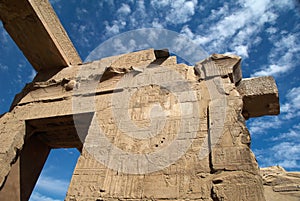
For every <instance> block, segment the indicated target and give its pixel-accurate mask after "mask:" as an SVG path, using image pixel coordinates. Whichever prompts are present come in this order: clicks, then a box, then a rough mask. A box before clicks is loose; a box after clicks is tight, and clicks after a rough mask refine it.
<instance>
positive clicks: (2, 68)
mask: <svg viewBox="0 0 300 201" xmlns="http://www.w3.org/2000/svg"><path fill="white" fill-rule="evenodd" d="M7 70H8V66H7V65H4V64H1V63H0V71H7Z"/></svg>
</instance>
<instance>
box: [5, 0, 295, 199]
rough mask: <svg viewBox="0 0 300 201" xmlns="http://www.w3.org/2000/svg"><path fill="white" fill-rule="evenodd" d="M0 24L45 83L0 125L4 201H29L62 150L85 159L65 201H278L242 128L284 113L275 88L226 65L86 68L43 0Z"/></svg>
mask: <svg viewBox="0 0 300 201" xmlns="http://www.w3.org/2000/svg"><path fill="white" fill-rule="evenodd" d="M0 19H1V20H2V22H3V24H4V27H5V29H6V30H7V32H8V33H9V34H10V36H11V37H12V38H13V40H14V41H15V42H16V44H17V45H18V46H19V48H20V49H21V50H22V52H23V53H24V55H25V56H26V58H27V59H28V61H29V62H30V63H31V64H32V66H33V68H34V69H35V70H36V71H37V72H38V74H37V76H36V77H35V78H34V80H33V81H32V82H31V83H29V84H27V85H26V86H25V87H24V89H23V90H22V92H20V93H19V94H17V95H16V96H15V99H14V101H13V103H12V106H11V108H10V111H9V112H7V113H5V114H3V115H2V116H1V118H0V136H1V139H2V142H1V145H0V161H1V163H0V186H1V191H0V200H2V201H5V200H9V201H12V200H16V201H17V200H21V201H25V200H28V199H29V197H30V195H31V193H32V190H33V188H34V186H35V183H36V181H37V179H38V177H39V174H40V172H41V170H42V168H43V165H44V163H45V161H46V159H47V156H48V154H49V152H50V150H51V149H55V148H77V149H78V150H79V151H80V152H81V155H80V157H79V159H78V162H77V165H76V167H75V170H74V172H73V176H72V180H71V182H70V186H69V189H68V192H67V195H66V199H65V200H68V201H75V200H76V201H78V200H97V201H100V200H103V201H104V200H109V201H110V200H203V201H204V200H205V201H221V200H224V201H225V200H228V201H233V200H247V201H261V200H271V198H270V196H269V195H271V194H267V195H266V196H265V193H264V186H263V181H264V180H263V178H262V177H261V175H260V170H259V167H258V164H257V162H256V159H255V156H254V154H253V153H252V152H251V149H250V143H251V138H250V134H249V131H248V130H247V128H246V126H245V120H247V119H248V118H253V117H259V116H263V115H277V114H279V99H278V90H277V87H276V83H275V81H274V79H273V78H272V77H257V78H247V79H244V78H242V71H241V58H240V57H239V56H236V55H223V54H213V55H211V56H209V57H208V58H206V59H204V60H202V61H199V62H198V63H196V64H195V66H188V65H186V64H180V63H177V60H176V56H170V53H169V52H168V50H154V49H148V50H141V51H138V52H133V53H128V54H124V55H118V56H112V57H108V58H103V59H101V60H99V61H94V62H90V63H82V61H81V59H80V57H79V56H78V54H77V52H76V50H75V48H74V47H73V44H72V42H71V41H70V39H69V38H68V36H67V34H66V32H65V30H64V28H63V27H62V25H61V24H60V22H59V19H58V18H57V16H56V15H55V13H54V11H53V9H52V7H51V5H50V3H49V2H48V1H47V0H42V1H41V0H32V1H27V0H21V1H16V0H0ZM268 196H269V197H268ZM271 196H273V194H272V195H271ZM291 196H292V195H291ZM292 199H293V197H291V200H292Z"/></svg>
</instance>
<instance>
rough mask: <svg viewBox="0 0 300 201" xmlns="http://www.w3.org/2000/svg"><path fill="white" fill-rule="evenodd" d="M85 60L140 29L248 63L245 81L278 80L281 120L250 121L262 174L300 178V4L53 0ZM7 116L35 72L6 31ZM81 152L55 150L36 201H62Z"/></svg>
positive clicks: (2, 97) (2, 36) (0, 106)
mask: <svg viewBox="0 0 300 201" xmlns="http://www.w3.org/2000/svg"><path fill="white" fill-rule="evenodd" d="M50 2H51V4H52V5H53V7H54V9H55V11H56V13H57V15H58V16H59V18H60V20H61V22H62V24H63V26H64V27H65V29H66V31H67V32H68V34H69V37H70V38H71V40H72V42H73V43H74V46H75V47H76V49H77V51H78V52H79V54H80V56H81V58H82V59H83V60H85V59H86V57H87V56H88V55H89V54H90V53H91V51H92V50H93V49H95V48H96V47H97V46H98V45H99V44H101V43H102V42H104V41H106V40H107V39H109V38H111V37H113V36H116V35H118V34H120V33H124V32H126V31H129V30H135V29H138V28H150V27H155V28H165V29H169V30H172V31H176V32H178V33H181V34H183V35H184V36H186V37H188V38H190V39H191V40H192V41H193V42H194V43H195V44H197V45H199V46H202V48H203V49H204V50H205V51H206V52H208V53H209V54H212V53H234V54H237V55H240V56H241V57H242V58H243V63H242V70H243V77H255V76H265V75H272V76H274V77H275V79H276V82H277V85H278V89H279V94H280V103H281V114H280V115H279V116H268V117H261V118H255V119H251V120H248V122H247V125H248V128H249V130H250V132H251V136H252V145H251V146H252V149H253V151H254V153H255V155H256V157H257V160H258V163H259V165H260V166H261V167H265V166H270V165H281V166H283V167H284V168H286V169H287V170H291V171H300V143H299V142H300V76H299V75H300V68H299V65H300V23H299V22H300V3H299V1H297V0H280V1H271V0H231V1H213V0H203V1H200V0H199V1H197V0H192V1H183V0H173V1H171V0H152V1H133V0H131V1H113V0H105V1H91V0H68V1H64V0H50ZM0 52H1V54H0V76H1V79H0V82H1V85H0V90H1V94H0V113H4V112H7V111H8V108H9V106H10V104H11V102H12V100H13V97H14V95H15V94H16V93H18V92H20V91H21V90H22V88H23V87H24V85H25V83H28V82H30V81H31V80H32V78H33V77H34V75H35V71H34V70H33V68H32V67H31V65H30V64H29V63H28V61H27V60H26V58H25V57H24V56H23V54H22V53H21V52H20V50H19V49H18V47H17V46H16V45H15V44H14V42H13V41H12V40H11V38H10V37H9V35H8V34H7V33H6V31H5V30H4V29H3V26H2V24H0ZM78 155H79V153H78V151H76V150H74V149H68V150H65V149H62V150H55V151H52V152H51V154H50V156H49V158H48V161H47V164H46V165H45V168H44V170H43V172H42V176H41V178H40V179H39V182H38V185H37V187H36V189H35V191H34V193H33V195H32V197H31V201H35V200H46V201H53V200H63V198H64V196H65V192H66V189H67V186H68V183H69V180H70V178H71V175H72V171H73V168H74V165H75V163H76V160H77V157H78Z"/></svg>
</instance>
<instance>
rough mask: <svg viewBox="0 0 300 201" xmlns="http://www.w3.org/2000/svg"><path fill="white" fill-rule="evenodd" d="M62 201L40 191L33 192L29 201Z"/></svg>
mask: <svg viewBox="0 0 300 201" xmlns="http://www.w3.org/2000/svg"><path fill="white" fill-rule="evenodd" d="M41 200H42V201H60V200H57V199H54V198H51V197H48V196H45V195H42V194H40V193H37V192H33V193H32V195H31V196H30V199H29V201H41Z"/></svg>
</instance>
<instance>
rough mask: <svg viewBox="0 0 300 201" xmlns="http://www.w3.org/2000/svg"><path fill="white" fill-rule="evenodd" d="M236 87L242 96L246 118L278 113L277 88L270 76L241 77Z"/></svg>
mask: <svg viewBox="0 0 300 201" xmlns="http://www.w3.org/2000/svg"><path fill="white" fill-rule="evenodd" d="M237 89H238V91H239V93H240V94H241V96H242V97H243V102H244V106H243V115H244V117H245V118H246V119H247V118H251V117H259V116H263V115H278V114H279V97H278V90H277V86H276V83H275V80H274V79H273V78H272V77H270V76H267V77H257V78H248V79H243V80H242V81H241V83H240V84H239V86H238V87H237Z"/></svg>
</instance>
